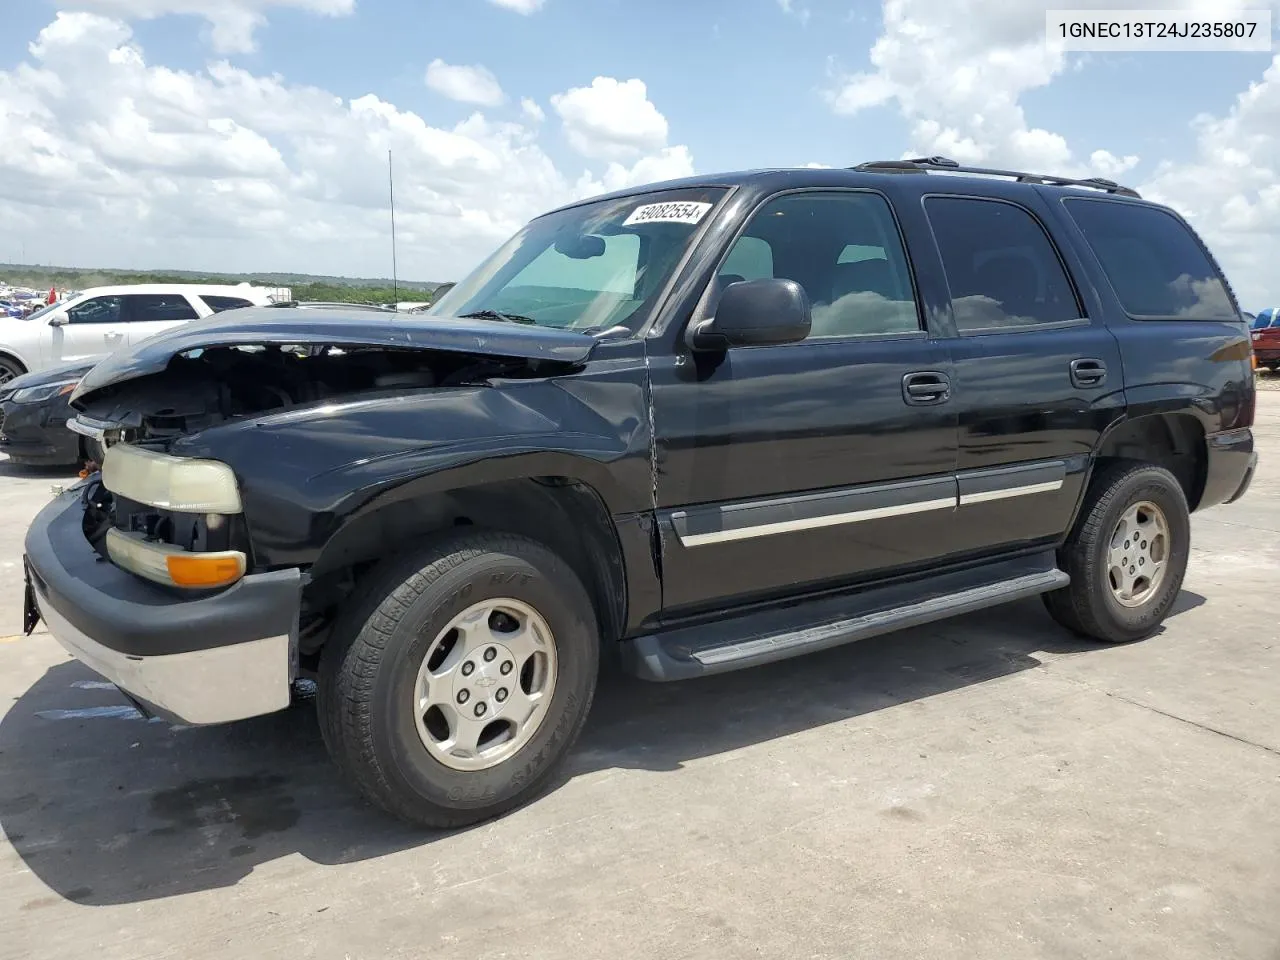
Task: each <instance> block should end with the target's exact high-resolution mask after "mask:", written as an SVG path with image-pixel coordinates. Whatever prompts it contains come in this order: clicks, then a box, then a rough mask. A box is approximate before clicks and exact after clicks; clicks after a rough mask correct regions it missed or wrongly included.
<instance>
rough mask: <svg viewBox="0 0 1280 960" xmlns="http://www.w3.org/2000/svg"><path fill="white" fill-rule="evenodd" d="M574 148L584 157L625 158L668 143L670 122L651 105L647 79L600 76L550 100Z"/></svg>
mask: <svg viewBox="0 0 1280 960" xmlns="http://www.w3.org/2000/svg"><path fill="white" fill-rule="evenodd" d="M551 106H552V107H554V108H555V111H556V113H558V114H560V119H561V120H563V121H564V129H565V133H566V134H567V135H568V138H569V144H570V146H572V147H573V148H574V149H575V150H577V151H578V152H579V153H581V154H582V155H583V156H584V157H594V158H602V159H625V158H628V157H634V156H637V155H639V154H641V153H644V152H645V151H648V150H654V149H657V148H659V147H662V146H664V145H665V144H666V142H667V118H666V117H664V116H663V115H662V114H661V113H659V112H658V108H657V107H655V106H654V105H653V104H652V103H651V102H650V100H649V91H648V88H647V87H646V86H645V84H644V81H643V80H635V79H632V80H623V81H619V80H615V79H614V78H613V77H596V78H595V79H594V80H592V81H591V86H589V87H574V88H572V89H570V90H567V91H565V92H564V93H557V94H555V95H554V96H552V98H551Z"/></svg>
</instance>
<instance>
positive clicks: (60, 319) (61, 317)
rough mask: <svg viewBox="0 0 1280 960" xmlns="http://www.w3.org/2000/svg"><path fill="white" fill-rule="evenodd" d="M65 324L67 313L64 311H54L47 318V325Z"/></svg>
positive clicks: (61, 325)
mask: <svg viewBox="0 0 1280 960" xmlns="http://www.w3.org/2000/svg"><path fill="white" fill-rule="evenodd" d="M66 325H67V315H66V314H65V313H56V314H54V315H53V316H52V317H50V318H49V326H51V327H65V326H66Z"/></svg>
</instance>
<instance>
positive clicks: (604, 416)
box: [172, 381, 652, 569]
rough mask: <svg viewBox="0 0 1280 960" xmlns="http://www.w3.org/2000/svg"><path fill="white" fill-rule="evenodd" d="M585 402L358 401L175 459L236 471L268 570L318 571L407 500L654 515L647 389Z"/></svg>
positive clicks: (186, 443) (222, 438) (515, 390)
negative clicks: (472, 500)
mask: <svg viewBox="0 0 1280 960" xmlns="http://www.w3.org/2000/svg"><path fill="white" fill-rule="evenodd" d="M595 386H596V389H593V390H591V391H590V392H589V395H590V396H591V399H592V402H591V403H590V404H587V403H584V402H582V400H580V399H579V397H578V396H577V392H578V391H576V390H574V389H572V388H571V387H570V388H568V389H566V388H563V387H562V385H561V384H559V383H558V382H557V381H527V382H519V383H516V384H512V385H507V384H504V385H502V386H501V387H465V388H457V389H446V390H427V391H422V392H420V393H415V394H410V395H405V396H396V397H381V398H375V399H367V400H355V401H352V402H349V403H345V404H337V405H333V406H331V407H327V408H311V409H305V410H296V411H291V412H286V413H282V414H277V415H273V416H269V417H262V418H258V419H255V420H253V421H248V422H244V423H239V424H235V425H228V426H223V427H218V428H215V429H212V430H209V431H205V432H204V433H203V434H200V435H196V436H192V437H187V438H183V439H182V440H179V441H176V442H175V443H174V445H173V448H172V449H173V452H174V453H176V454H178V455H183V456H197V457H210V458H213V459H217V460H221V461H223V462H225V463H228V464H230V465H231V467H232V468H233V469H234V470H235V472H236V476H237V479H238V481H239V483H240V490H241V499H242V501H243V503H244V511H245V519H246V522H247V525H248V528H249V531H250V535H251V538H252V542H253V548H254V560H255V565H258V566H261V567H264V568H268V569H269V568H273V567H279V566H299V565H301V566H305V565H308V564H310V563H312V562H313V561H314V559H315V558H316V557H317V556H318V555H319V553H320V551H321V549H322V548H323V547H324V545H325V543H326V542H327V541H328V540H329V538H330V537H331V536H333V534H334V533H335V532H336V531H337V530H338V529H340V528H341V527H342V526H343V525H344V524H345V523H346V522H348V521H349V520H351V519H355V518H358V517H360V516H362V515H364V514H366V513H368V512H370V511H373V510H378V509H381V508H383V507H385V506H388V505H390V504H393V503H395V502H397V501H401V500H411V499H417V498H421V497H423V496H425V495H429V494H432V493H437V492H441V491H446V490H453V489H459V488H464V487H473V486H478V485H482V484H489V483H496V482H501V481H505V480H515V479H523V478H529V477H565V478H568V479H572V480H577V481H580V482H582V483H585V484H587V485H589V486H590V487H592V488H593V489H594V490H596V491H597V492H598V493H599V495H600V497H601V498H602V499H603V500H604V502H605V505H606V507H607V509H608V510H609V512H610V514H611V515H613V516H619V515H623V514H628V513H634V512H639V511H642V510H645V509H648V508H650V507H651V506H652V481H651V472H650V463H649V450H648V432H647V430H648V428H647V418H646V417H645V416H644V414H643V411H644V407H643V392H642V389H641V386H640V384H638V383H637V384H634V385H631V384H625V383H617V382H615V383H613V384H611V385H610V386H611V389H610V390H608V391H607V394H608V396H607V399H608V402H604V403H601V402H600V400H601V399H602V398H601V397H600V391H599V384H597V385H595Z"/></svg>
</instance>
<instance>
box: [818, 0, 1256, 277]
mask: <svg viewBox="0 0 1280 960" xmlns="http://www.w3.org/2000/svg"><path fill="white" fill-rule="evenodd" d="M1145 5H1147V4H1137V5H1136V6H1139V7H1141V6H1145ZM1052 6H1053V7H1054V8H1061V9H1069V8H1090V9H1130V8H1133V7H1134V6H1135V4H1134V3H1133V2H1132V0H1061V2H1057V3H1054V4H1052ZM1159 6H1161V7H1163V8H1174V9H1180V10H1184V11H1188V12H1196V13H1205V12H1211V13H1213V14H1214V15H1216V16H1222V15H1226V14H1229V13H1232V12H1234V11H1237V10H1242V9H1250V8H1256V7H1260V6H1270V7H1272V8H1273V9H1280V3H1277V0H1161V2H1160V3H1159ZM1045 9H1046V7H1045V5H1041V4H1034V3H1028V2H1026V0H959V2H957V0H883V11H882V12H883V19H882V31H881V34H880V36H879V38H878V39H877V40H876V43H875V45H874V46H873V47H872V50H871V54H870V59H871V69H870V70H867V71H863V72H859V73H854V74H841V73H840V72H839V71H838V70H837V69H835V68H834V67H832V68H831V72H832V74H833V82H832V83H831V85H830V86H829V88H828V89H827V90H826V92H825V95H826V98H827V102H828V104H829V105H830V107H831V109H832V110H833V111H834V112H835V113H837V114H840V115H854V114H857V113H860V112H862V111H865V110H869V109H873V108H877V107H892V108H896V109H897V111H898V112H900V113H901V114H902V116H903V117H904V118H905V119H906V120H907V122H908V125H909V126H908V131H909V132H908V136H909V139H910V149H908V150H906V151H904V152H903V156H904V157H910V156H932V155H937V154H941V155H943V156H948V157H951V158H952V159H955V160H958V161H960V162H962V163H966V162H967V163H981V164H990V165H998V166H1003V167H1010V168H1014V169H1025V170H1032V171H1035V172H1043V173H1058V174H1064V175H1074V176H1095V175H1100V176H1104V177H1111V178H1115V177H1119V176H1122V175H1123V174H1125V173H1127V172H1129V171H1130V170H1132V169H1133V168H1134V167H1136V166H1137V164H1138V162H1139V158H1138V157H1137V156H1133V155H1125V156H1117V155H1115V154H1113V153H1112V152H1110V151H1108V150H1105V149H1093V150H1091V151H1089V152H1088V154H1087V157H1086V158H1082V157H1081V155H1080V154H1078V153H1077V152H1076V151H1075V150H1073V149H1072V147H1071V145H1070V144H1068V142H1067V140H1066V138H1065V137H1063V136H1062V135H1060V134H1058V133H1055V132H1053V131H1052V130H1048V129H1045V128H1043V127H1038V126H1035V125H1033V124H1032V123H1031V122H1030V121H1029V120H1028V118H1027V116H1026V113H1025V111H1024V109H1023V106H1022V103H1021V98H1022V96H1023V95H1024V94H1025V93H1027V92H1028V91H1031V90H1034V89H1037V88H1039V87H1043V86H1045V85H1047V84H1049V83H1051V82H1052V81H1053V80H1054V79H1055V78H1056V77H1058V76H1059V75H1061V74H1062V73H1063V72H1064V71H1066V70H1068V69H1085V67H1086V65H1085V63H1084V58H1081V57H1078V56H1068V55H1067V54H1065V53H1064V52H1063V51H1062V50H1061V48H1060V47H1058V46H1055V45H1051V44H1049V43H1047V42H1046V36H1045V19H1044V14H1045ZM1187 56H1191V55H1189V54H1188V55H1187ZM1276 71H1277V68H1276V67H1275V66H1274V65H1273V67H1272V69H1271V70H1270V71H1268V77H1270V78H1271V79H1269V80H1267V81H1265V82H1264V83H1263V84H1257V85H1254V86H1253V87H1251V88H1250V90H1249V91H1247V92H1246V93H1245V94H1242V95H1241V97H1240V98H1239V99H1238V100H1237V103H1236V105H1235V106H1234V107H1233V108H1232V109H1231V112H1230V113H1229V114H1228V115H1227V116H1226V117H1223V118H1221V119H1205V120H1201V121H1199V122H1198V124H1197V134H1198V144H1199V145H1198V152H1199V156H1198V158H1197V160H1196V161H1195V162H1194V163H1190V164H1179V165H1173V164H1164V165H1161V166H1160V168H1159V169H1158V171H1157V175H1156V176H1155V177H1154V178H1153V179H1152V183H1151V185H1150V187H1149V188H1148V189H1149V190H1150V191H1151V192H1152V194H1153V195H1155V196H1158V197H1164V198H1166V199H1168V200H1169V201H1170V202H1171V203H1172V205H1174V206H1176V207H1178V208H1179V209H1180V210H1183V211H1185V212H1187V213H1189V214H1190V215H1191V217H1192V218H1193V221H1194V222H1196V223H1197V225H1198V226H1201V227H1202V228H1203V230H1204V232H1205V234H1206V236H1207V237H1208V239H1209V240H1210V243H1211V244H1212V245H1214V246H1215V249H1221V250H1222V257H1221V259H1222V260H1223V261H1224V266H1225V267H1226V268H1227V272H1228V274H1229V275H1230V276H1231V277H1232V278H1233V280H1234V281H1235V282H1236V284H1237V286H1238V287H1239V288H1240V290H1241V291H1248V295H1249V296H1261V295H1262V293H1261V291H1262V290H1263V289H1264V288H1265V287H1267V285H1268V284H1270V289H1271V296H1272V297H1273V298H1275V299H1280V281H1276V280H1273V279H1269V278H1270V276H1271V274H1272V273H1273V272H1274V264H1275V263H1276V262H1277V258H1278V256H1280V240H1278V238H1280V227H1277V226H1273V225H1274V224H1277V223H1280V217H1277V214H1280V208H1278V207H1277V206H1276V204H1278V203H1280V187H1276V186H1275V184H1276V183H1277V179H1276V173H1277V171H1276V169H1275V166H1273V164H1280V161H1275V160H1273V159H1272V158H1273V157H1277V156H1280V133H1273V132H1272V131H1280V79H1277V78H1276V76H1275V74H1276ZM1235 166H1242V167H1248V168H1250V170H1251V172H1249V173H1248V174H1247V175H1243V178H1242V174H1241V172H1240V171H1239V170H1237V169H1233V167H1235ZM1228 169H1230V170H1231V173H1230V174H1229V175H1227V174H1224V172H1223V171H1224V170H1228ZM1264 261H1265V262H1266V263H1268V264H1270V266H1266V267H1264V266H1263V264H1264ZM1237 278H1238V279H1237Z"/></svg>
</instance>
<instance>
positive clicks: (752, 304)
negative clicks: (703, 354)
mask: <svg viewBox="0 0 1280 960" xmlns="http://www.w3.org/2000/svg"><path fill="white" fill-rule="evenodd" d="M812 323H813V319H812V310H811V308H810V305H809V296H808V294H806V293H805V292H804V287H802V286H800V284H798V283H796V282H795V281H794V280H782V279H776V278H767V279H764V280H743V281H741V282H739V283H731V284H730V285H729V286H728V287H726V288H725V290H724V293H722V294H721V295H720V302H719V303H718V304H717V305H716V312H715V316H713V317H711V318H710V319H708V320H703V321H702V322H701V323H699V324H697V326H693V327H690V328H689V332H688V334H687V335H686V336H685V341H686V342H687V343H688V345H689V349H691V350H696V351H716V352H720V351H724V350H727V349H728V348H729V347H760V346H767V345H770V344H781V343H795V342H797V341H799V340H803V339H804V338H805V337H807V336H809V330H810V329H811V327H812Z"/></svg>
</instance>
